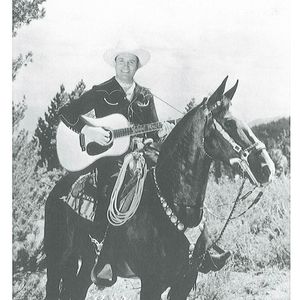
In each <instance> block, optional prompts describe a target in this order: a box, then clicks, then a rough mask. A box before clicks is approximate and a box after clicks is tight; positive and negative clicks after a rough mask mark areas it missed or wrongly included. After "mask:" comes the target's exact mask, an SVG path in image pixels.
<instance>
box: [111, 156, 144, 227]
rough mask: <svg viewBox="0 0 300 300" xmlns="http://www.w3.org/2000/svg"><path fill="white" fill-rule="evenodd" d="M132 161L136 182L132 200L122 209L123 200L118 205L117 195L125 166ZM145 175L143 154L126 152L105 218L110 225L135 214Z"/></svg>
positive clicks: (122, 222)
mask: <svg viewBox="0 0 300 300" xmlns="http://www.w3.org/2000/svg"><path fill="white" fill-rule="evenodd" d="M132 163H135V164H136V166H135V170H134V175H133V176H137V182H136V184H135V188H134V189H135V190H134V196H133V197H132V201H131V203H130V205H129V207H128V209H127V210H126V211H124V209H123V206H124V204H125V201H124V202H123V204H121V205H118V195H119V192H120V189H121V187H122V185H123V182H124V179H125V175H126V171H127V167H128V166H131V165H130V164H132ZM146 175H147V165H146V162H145V158H144V157H143V154H142V153H141V152H133V153H129V154H127V155H126V156H125V158H124V162H123V165H122V167H121V169H120V173H119V176H118V178H117V181H116V183H115V186H114V189H113V191H112V194H111V199H110V203H109V207H108V210H107V219H108V221H109V223H110V224H111V225H113V226H121V225H123V224H124V223H125V222H127V221H128V220H129V219H131V218H132V216H133V215H134V214H135V212H136V210H137V209H138V207H139V204H140V201H141V197H142V193H143V187H144V182H145V179H146Z"/></svg>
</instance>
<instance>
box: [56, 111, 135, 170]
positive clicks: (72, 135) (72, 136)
mask: <svg viewBox="0 0 300 300" xmlns="http://www.w3.org/2000/svg"><path fill="white" fill-rule="evenodd" d="M81 118H82V119H83V120H84V121H85V123H86V124H87V125H89V126H93V127H104V128H105V129H107V130H110V131H111V134H112V136H111V141H110V143H109V144H108V145H107V146H100V145H99V144H97V143H95V142H94V141H92V140H88V138H87V136H85V145H86V150H85V151H83V150H82V148H81V146H80V140H79V134H78V133H76V132H74V131H73V130H71V129H70V128H69V127H67V126H66V125H65V124H64V123H63V122H60V123H59V125H58V128H57V133H56V147H57V155H58V159H59V161H60V164H61V165H62V166H63V167H64V168H65V169H67V170H68V171H69V172H78V171H82V170H84V169H86V168H88V167H89V166H91V165H92V164H93V163H95V162H96V161H97V160H99V159H101V158H103V157H108V156H120V155H122V154H124V153H125V152H126V151H127V150H128V148H129V145H130V136H122V137H117V138H115V137H114V136H113V130H115V129H121V128H125V127H129V122H128V120H127V119H126V118H125V117H124V116H123V115H121V114H112V115H109V116H107V117H104V118H98V119H93V118H89V117H86V116H81Z"/></svg>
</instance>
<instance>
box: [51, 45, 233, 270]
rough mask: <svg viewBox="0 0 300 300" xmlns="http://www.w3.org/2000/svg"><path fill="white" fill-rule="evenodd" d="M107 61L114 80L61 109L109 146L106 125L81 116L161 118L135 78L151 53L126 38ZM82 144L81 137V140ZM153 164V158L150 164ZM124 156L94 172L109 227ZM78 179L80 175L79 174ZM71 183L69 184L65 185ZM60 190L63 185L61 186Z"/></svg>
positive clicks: (209, 264) (101, 219)
mask: <svg viewBox="0 0 300 300" xmlns="http://www.w3.org/2000/svg"><path fill="white" fill-rule="evenodd" d="M103 57H104V60H105V61H106V62H107V63H108V64H109V65H110V66H112V67H114V69H115V76H114V77H112V78H111V79H109V80H107V81H105V82H104V83H101V84H99V85H95V86H93V88H92V89H90V90H88V91H87V92H85V93H84V94H83V95H82V96H81V97H80V98H79V99H77V100H76V101H74V102H72V103H69V104H67V105H65V106H64V107H62V108H61V110H60V117H61V120H62V121H63V122H64V123H65V125H67V126H68V127H69V128H71V129H72V130H73V131H75V132H77V133H78V134H83V135H86V136H88V137H89V140H94V141H95V142H97V143H98V144H100V145H102V146H105V145H106V144H107V143H109V141H110V134H109V131H107V130H106V129H105V128H99V127H97V128H95V127H92V126H89V125H87V124H85V123H84V121H83V120H82V119H81V118H80V116H81V115H83V114H86V113H88V112H91V111H93V112H94V115H95V117H97V118H102V117H105V116H108V115H110V114H114V113H119V114H122V115H124V116H125V117H126V118H127V119H128V120H129V121H130V122H131V123H133V124H145V123H152V122H156V121H158V117H157V113H156V109H155V104H154V100H153V95H152V94H151V92H150V90H149V89H147V88H145V87H142V86H140V85H139V84H137V83H136V82H135V80H134V76H135V74H136V72H137V70H138V69H140V68H142V67H143V66H145V65H146V64H147V63H148V62H149V60H150V53H149V52H148V51H146V50H144V49H142V48H140V47H138V46H137V44H136V43H134V42H132V41H129V40H123V41H120V42H119V43H118V45H117V46H116V47H115V48H112V49H109V50H107V51H106V52H105V53H104V56H103ZM173 127H174V125H172V124H170V123H168V122H164V123H163V127H162V128H161V129H160V130H159V131H158V132H151V133H148V134H145V135H144V136H143V137H142V138H143V139H144V140H146V139H149V138H151V139H152V140H153V141H154V142H159V140H160V139H162V138H163V139H164V138H165V137H166V136H167V135H168V134H169V133H170V131H171V130H172V128H173ZM78 143H79V139H78ZM151 163H153V162H151V161H150V164H151ZM119 168H120V159H111V158H106V159H102V160H100V161H99V164H97V167H96V168H95V170H93V171H91V174H93V176H94V182H96V192H95V194H94V197H95V198H97V201H98V206H97V213H96V216H95V219H94V221H96V222H98V223H99V224H102V226H100V227H101V228H102V229H103V230H105V224H106V222H107V219H106V210H107V206H108V201H109V194H110V193H109V191H108V190H107V189H108V187H109V186H110V187H111V186H112V175H113V174H115V173H116V172H118V170H119ZM70 177H71V180H69V181H68V180H65V181H64V180H62V181H61V182H59V183H58V186H61V187H62V189H66V186H69V187H70V186H71V185H72V183H73V182H74V177H73V178H72V174H70V176H69V178H70ZM75 180H76V175H75ZM65 183H67V184H65ZM57 188H58V190H59V187H57ZM225 256H226V257H225ZM226 259H227V253H226V254H222V255H209V254H208V255H206V257H205V260H204V264H203V266H202V270H201V272H203V273H206V272H208V271H210V270H214V271H217V270H219V269H220V268H221V267H223V265H224V263H225V261H226Z"/></svg>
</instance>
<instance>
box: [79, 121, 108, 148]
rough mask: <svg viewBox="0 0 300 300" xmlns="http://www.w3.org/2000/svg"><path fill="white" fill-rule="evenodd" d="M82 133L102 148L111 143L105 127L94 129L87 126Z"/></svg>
mask: <svg viewBox="0 0 300 300" xmlns="http://www.w3.org/2000/svg"><path fill="white" fill-rule="evenodd" d="M81 133H83V134H84V135H85V136H86V137H87V140H90V141H94V142H96V143H98V144H100V145H101V146H105V145H107V144H108V143H109V142H110V134H109V131H107V130H105V129H104V128H103V127H92V126H88V125H85V126H84V127H83V128H82V130H81Z"/></svg>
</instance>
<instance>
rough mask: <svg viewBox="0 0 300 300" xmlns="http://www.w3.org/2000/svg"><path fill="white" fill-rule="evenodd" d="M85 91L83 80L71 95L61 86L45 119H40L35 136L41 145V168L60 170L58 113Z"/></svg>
mask: <svg viewBox="0 0 300 300" xmlns="http://www.w3.org/2000/svg"><path fill="white" fill-rule="evenodd" d="M84 89H85V84H84V82H83V81H82V80H81V81H80V82H79V83H78V84H77V86H76V88H75V89H74V91H72V92H71V93H70V94H68V93H67V92H66V91H65V87H64V86H63V85H61V87H60V91H59V92H58V93H57V94H56V96H55V97H54V98H53V99H52V101H51V103H50V105H49V107H48V111H47V112H46V113H45V115H44V118H39V120H38V124H37V128H36V130H35V134H34V135H35V137H36V138H37V139H38V141H39V144H40V153H39V155H40V157H41V158H40V160H39V166H42V165H47V169H48V170H53V169H58V168H60V164H59V160H58V157H57V153H56V129H57V126H58V124H59V121H60V118H59V114H58V112H59V110H60V108H61V107H62V106H64V105H65V104H67V103H68V102H72V101H76V99H78V97H80V95H81V94H82V93H83V91H84Z"/></svg>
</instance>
